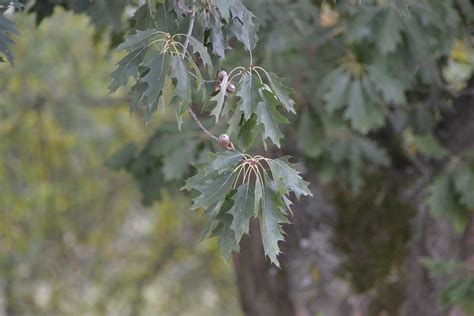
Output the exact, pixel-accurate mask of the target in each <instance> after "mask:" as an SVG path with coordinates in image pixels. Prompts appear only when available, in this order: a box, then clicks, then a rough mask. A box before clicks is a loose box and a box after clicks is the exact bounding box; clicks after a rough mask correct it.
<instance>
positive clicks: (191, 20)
mask: <svg viewBox="0 0 474 316" xmlns="http://www.w3.org/2000/svg"><path fill="white" fill-rule="evenodd" d="M195 19H196V0H193V3H192V6H191V17H190V18H189V27H188V32H187V33H186V40H185V41H184V44H183V54H186V51H187V49H188V45H189V38H190V37H191V34H192V33H193V28H194V20H195ZM189 114H190V115H191V117H192V118H193V120H194V121H195V122H196V124H197V125H198V126H199V128H200V129H201V130H202V131H203V132H204V134H206V135H207V136H209V138H211V139H212V140H214V141H216V142H219V138H217V137H216V136H215V135H213V134H212V133H211V132H209V131H208V130H207V129H206V128H205V127H204V125H202V123H201V121H200V120H199V119H198V117H197V116H196V113H194V111H193V109H192V108H191V107H190V108H189Z"/></svg>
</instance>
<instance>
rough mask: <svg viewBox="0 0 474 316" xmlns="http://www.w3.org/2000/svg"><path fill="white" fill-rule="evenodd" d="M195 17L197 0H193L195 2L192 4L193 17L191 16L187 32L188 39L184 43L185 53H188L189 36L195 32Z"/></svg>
mask: <svg viewBox="0 0 474 316" xmlns="http://www.w3.org/2000/svg"><path fill="white" fill-rule="evenodd" d="M195 19H196V0H193V4H192V6H191V17H190V18H189V27H188V32H187V33H186V40H185V41H184V44H183V54H186V51H187V49H188V45H189V38H190V37H191V34H192V33H193V28H194V20H195Z"/></svg>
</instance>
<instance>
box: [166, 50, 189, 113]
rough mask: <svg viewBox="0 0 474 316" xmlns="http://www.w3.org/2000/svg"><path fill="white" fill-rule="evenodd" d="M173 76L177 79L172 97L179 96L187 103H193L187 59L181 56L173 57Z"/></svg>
mask: <svg viewBox="0 0 474 316" xmlns="http://www.w3.org/2000/svg"><path fill="white" fill-rule="evenodd" d="M171 77H172V78H174V79H175V80H176V85H175V89H174V91H173V95H172V97H178V98H180V99H181V102H183V103H184V104H185V105H188V104H190V103H191V84H190V82H189V74H188V68H187V67H186V65H185V61H184V60H183V59H182V58H181V57H179V56H174V57H172V58H171Z"/></svg>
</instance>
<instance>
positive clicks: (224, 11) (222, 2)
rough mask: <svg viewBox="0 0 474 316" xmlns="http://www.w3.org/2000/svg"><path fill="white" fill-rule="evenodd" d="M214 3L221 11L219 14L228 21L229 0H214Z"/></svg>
mask: <svg viewBox="0 0 474 316" xmlns="http://www.w3.org/2000/svg"><path fill="white" fill-rule="evenodd" d="M215 4H216V6H217V8H218V9H219V12H220V13H221V16H222V18H223V19H224V20H226V21H228V20H229V18H230V11H229V7H230V1H229V0H216V1H215Z"/></svg>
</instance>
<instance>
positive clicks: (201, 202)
mask: <svg viewBox="0 0 474 316" xmlns="http://www.w3.org/2000/svg"><path fill="white" fill-rule="evenodd" d="M235 176H236V175H235V174H234V173H231V172H226V173H224V174H222V175H218V176H216V177H214V178H211V179H207V181H205V182H204V183H202V184H199V185H196V186H194V187H193V188H194V189H196V190H197V191H199V192H200V193H201V194H200V195H199V196H197V197H195V198H194V199H193V205H192V206H191V210H195V209H198V208H208V207H210V206H211V205H213V204H214V203H217V202H219V201H221V200H224V199H225V197H226V196H227V194H228V193H229V191H230V190H231V189H232V184H233V182H234V180H235Z"/></svg>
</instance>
